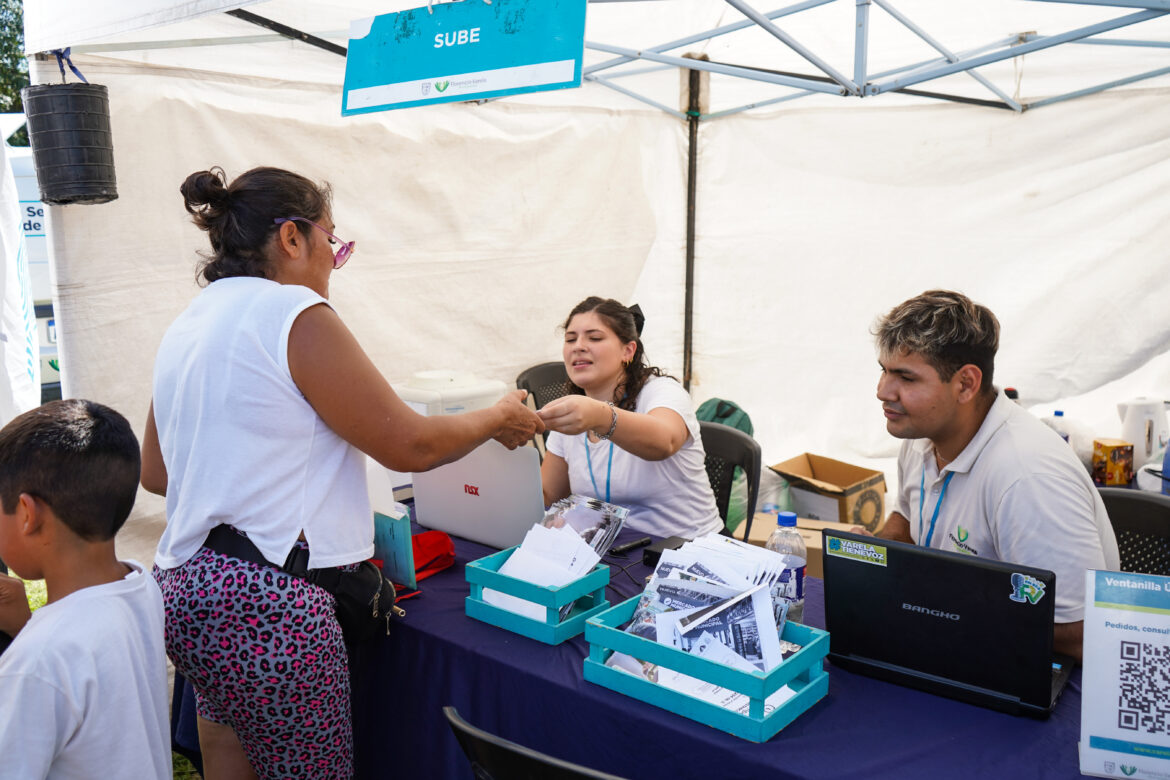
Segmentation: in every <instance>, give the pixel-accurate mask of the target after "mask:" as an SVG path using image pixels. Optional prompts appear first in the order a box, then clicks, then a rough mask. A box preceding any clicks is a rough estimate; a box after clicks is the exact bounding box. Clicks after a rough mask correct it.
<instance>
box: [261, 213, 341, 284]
mask: <svg viewBox="0 0 1170 780" xmlns="http://www.w3.org/2000/svg"><path fill="white" fill-rule="evenodd" d="M272 221H273V222H275V223H276V224H278V225H281V224H284V223H285V222H307V223H308V224H310V225H312V226H313V227H315V228H317V229H318V230H320V231H321V232H322V233H324V234H325V235H327V236H329V243H330V244H332V243H335V242H336V243H338V244H341V246H340V247H338V248H337V254H335V255H333V270H335V271H336V270H337V269H338V268H341V266H343V265H345V261H346V260H348V259H349V256H350V255H352V254H353V250H354V247H355V246H357V242H356V241H342V240H341V239H340V238H338V237H337V236H335V235H333V234H332V233H330V232H329V231H328V230H326V229H325V228H323V227H321V226H320V225H318V224H317V223H316V222H314V221H313V220H311V219H305V218H304V217H277V218H276V219H274V220H272Z"/></svg>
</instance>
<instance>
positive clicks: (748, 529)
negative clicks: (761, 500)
mask: <svg viewBox="0 0 1170 780" xmlns="http://www.w3.org/2000/svg"><path fill="white" fill-rule="evenodd" d="M699 431H700V433H701V434H702V436H703V449H704V450H706V452H707V460H706V464H705V465H706V466H707V478H708V479H710V480H711V489H712V490H713V491H715V506H716V507H717V508H718V509H719V516H720V517H721V518H723V523H724V525H726V523H727V507H728V504H730V503H731V483H732V481H733V480H734V479H735V467H736V466H739V467H740V468H741V469H743V471H744V474H746V475H747V481H748V504H747V509H748V511H747V518H746V519H745V520H744V530H743V538H744V539H745V540H746V539H748V538H749V537H750V536H751V533H752V516H753V515H755V513H756V498H757V497H758V496H759V493H760V464H761V461H762V460H763V457H762V456H761V454H760V444H759V442H757V441H756V440H755V439H753V438H752V437H751V436H748V435H747V434H746V433H744V432H743V431H740V430H737V429H735V428H732V427H731V426H729V425H723V424H722V423H716V422H702V421H701V422H699Z"/></svg>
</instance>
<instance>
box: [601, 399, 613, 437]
mask: <svg viewBox="0 0 1170 780" xmlns="http://www.w3.org/2000/svg"><path fill="white" fill-rule="evenodd" d="M609 411H610V412H612V413H613V422H611V423H610V424H609V430H608V431H606V432H605V433H602V434H598V436H597V438H599V439H603V440H607V439H609V438H610V437H612V436H613V432H614V431H616V430H617V409H616V408H615V407H614V405H613V401H610V402H609Z"/></svg>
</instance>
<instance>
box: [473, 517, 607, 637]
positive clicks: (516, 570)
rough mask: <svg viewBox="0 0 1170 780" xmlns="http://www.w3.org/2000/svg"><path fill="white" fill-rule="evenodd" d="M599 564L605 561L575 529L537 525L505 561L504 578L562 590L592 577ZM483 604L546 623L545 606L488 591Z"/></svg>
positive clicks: (502, 570) (503, 567) (501, 570)
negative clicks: (579, 580) (507, 577)
mask: <svg viewBox="0 0 1170 780" xmlns="http://www.w3.org/2000/svg"><path fill="white" fill-rule="evenodd" d="M599 560H601V557H600V556H599V555H598V554H597V552H596V551H595V550H594V549H593V548H592V547H590V546H589V545H588V544H587V543H586V542H585V541H584V540H583V539H582V538H581V537H580V536H578V535H577V533H576V531H574V530H573V529H572V528H570V527H568V526H563V527H560V528H548V527H545V526H543V525H540V524H537V525H534V526H533V527H532V528H531V529H530V530H529V531H528V533H527V534H526V535H525V537H524V541H523V542H522V543H521V544H520V546H519V547H518V548H516V550H515V551H514V552H513V553H512V554H511V555H510V556H509V557H508V560H506V561H504V565H503V566H501V567H500V574H506V575H508V576H509V577H514V578H515V579H518V580H524V581H525V582H530V583H532V584H533V585H540V586H543V587H552V588H558V587H561V586H562V585H568V584H569V583H570V582H572V581H573V580H576V579H580V578H581V577H583V576H585V575H586V574H588V573H589V571H590V570H591V569H593V567H594V566H596V565H597V562H598V561H599ZM483 600H484V601H486V602H487V603H488V604H493V605H495V606H497V607H499V608H500V609H506V610H508V611H509V612H515V613H516V614H518V615H524V616H525V617H529V618H532V619H533V620H539V621H541V622H543V621H544V619H545V610H546V608H545V607H544V606H542V605H540V604H536V603H535V602H532V601H527V600H525V599H521V598H517V597H516V596H512V595H510V594H508V593H501V592H499V591H498V590H490V589H487V588H484V591H483Z"/></svg>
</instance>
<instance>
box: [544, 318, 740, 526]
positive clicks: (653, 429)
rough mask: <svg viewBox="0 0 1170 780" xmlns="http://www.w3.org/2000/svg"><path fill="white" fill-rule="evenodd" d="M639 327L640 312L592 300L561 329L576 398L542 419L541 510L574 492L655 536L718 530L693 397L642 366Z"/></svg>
mask: <svg viewBox="0 0 1170 780" xmlns="http://www.w3.org/2000/svg"><path fill="white" fill-rule="evenodd" d="M642 319H643V318H642V312H641V310H640V309H639V308H638V307H637V306H635V307H632V308H627V307H626V306H623V305H622V304H621V303H618V302H617V301H615V300H613V299H604V298H598V297H596V296H594V297H590V298H586V299H585V300H583V301H581V303H579V304H577V306H576V307H574V309H573V311H571V312H570V313H569V317H568V319H566V320H565V323H564V325H563V328H564V331H565V342H564V349H563V354H564V360H565V370H566V371H567V372H568V374H569V390H570V394H569V395H567V396H564V397H562V398H558V399H556V400H555V401H552V402H550V403H548V404H546V405H545V406H544V407H543V408H542V409H541V410H540V411H539V412H538V414H539V415H540V418H541V420H543V421H544V425H545V427H546V428H547V429H548V430H550V431H553V433H552V434H551V435H550V436H549V438H548V453H547V454H546V455H545V459H544V463H543V465H542V466H541V482H542V483H543V486H544V500H545V503H546V504H551V503H552V502H553V501H556V500H557V499H560V498H564V497H565V496H567V495H569V494H570V493H577V494H580V495H587V496H593V497H595V498H599V499H602V500H603V501H609V502H612V503H614V504H620V505H622V506H625V507H628V508H629V510H630V514H629V517H628V518H627V519H626V524H627V525H628V526H629V527H631V528H634V529H637V530H639V531H645V532H647V533H651V534H655V535H656V536H664V537H665V536H683V537H686V538H694V537H697V536H702V535H703V534H707V533H711V532H713V531H719V530H720V529H721V528H722V527H723V523H722V522H721V521H720V519H719V512H718V510H717V509H716V507H715V495H714V493H713V492H712V491H711V483H710V481H709V480H708V478H707V471H706V468H705V466H704V459H705V454H704V452H703V442H702V439H701V438H700V435H699V421H698V418H696V417H695V412H694V409H693V408H692V404H691V397H690V395H689V394H688V393H687V391H686V390H684V389H683V387H682V385H680V384H679V383H678V382H677V381H675V380H674V379H673V378H671V377H669V376H666V375H665V374H663V372H662V370H661V369H659V368H656V367H654V366H651V365H650V364H649V363H648V362H647V361H646V352H645V350H644V349H643V347H642V340H641V333H642Z"/></svg>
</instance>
